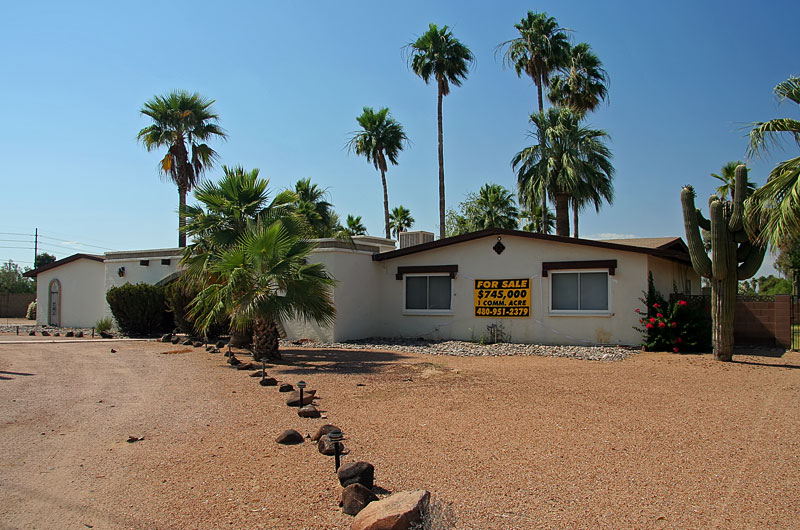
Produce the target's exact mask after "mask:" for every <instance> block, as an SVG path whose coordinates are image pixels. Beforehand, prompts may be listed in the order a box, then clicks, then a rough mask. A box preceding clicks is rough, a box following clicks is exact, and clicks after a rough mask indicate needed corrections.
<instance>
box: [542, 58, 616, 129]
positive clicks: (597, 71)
mask: <svg viewBox="0 0 800 530" xmlns="http://www.w3.org/2000/svg"><path fill="white" fill-rule="evenodd" d="M607 97H608V73H607V72H606V71H605V70H604V69H603V63H602V62H601V61H600V59H599V58H598V57H597V55H595V53H594V52H593V51H592V47H591V46H589V45H588V44H587V43H585V42H581V43H579V44H576V45H575V46H572V47H571V48H570V49H569V55H568V57H567V60H566V63H565V64H564V65H563V66H562V67H561V68H560V70H559V72H558V74H556V75H555V76H553V77H552V78H551V79H550V92H549V93H548V94H547V98H548V99H549V100H550V102H551V103H552V104H553V105H558V106H561V107H567V108H568V109H570V110H571V111H572V112H574V113H576V114H578V115H581V116H583V115H585V114H586V113H587V112H590V111H593V110H595V109H596V108H597V107H598V106H599V105H600V103H601V102H602V101H605V99H606V98H607Z"/></svg>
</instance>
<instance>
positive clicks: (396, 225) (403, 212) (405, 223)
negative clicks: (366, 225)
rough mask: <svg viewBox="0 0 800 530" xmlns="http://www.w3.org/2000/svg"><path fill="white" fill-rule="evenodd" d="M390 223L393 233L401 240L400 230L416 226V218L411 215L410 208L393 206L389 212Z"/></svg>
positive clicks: (403, 230)
mask: <svg viewBox="0 0 800 530" xmlns="http://www.w3.org/2000/svg"><path fill="white" fill-rule="evenodd" d="M389 224H390V226H391V227H392V235H393V236H394V237H395V238H397V240H398V241H399V240H400V232H405V231H406V230H408V229H409V228H411V227H412V226H414V218H413V217H411V212H410V211H409V210H408V208H406V207H404V206H403V205H400V206H397V207H395V208H393V209H392V212H391V213H390V214H389Z"/></svg>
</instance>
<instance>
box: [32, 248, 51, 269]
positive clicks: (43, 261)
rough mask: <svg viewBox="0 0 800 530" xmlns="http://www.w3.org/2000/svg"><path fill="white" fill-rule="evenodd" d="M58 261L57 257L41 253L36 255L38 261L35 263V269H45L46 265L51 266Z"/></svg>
mask: <svg viewBox="0 0 800 530" xmlns="http://www.w3.org/2000/svg"><path fill="white" fill-rule="evenodd" d="M55 261H56V257H55V256H53V255H52V254H48V253H47V252H40V253H39V254H36V260H35V261H34V263H33V268H34V269H38V268H39V267H44V266H45V265H50V264H51V263H54V262H55Z"/></svg>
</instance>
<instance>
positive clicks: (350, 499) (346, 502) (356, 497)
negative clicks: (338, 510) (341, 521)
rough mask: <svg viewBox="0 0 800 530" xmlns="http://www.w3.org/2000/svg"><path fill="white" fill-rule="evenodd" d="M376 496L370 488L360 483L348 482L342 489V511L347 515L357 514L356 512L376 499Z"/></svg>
mask: <svg viewBox="0 0 800 530" xmlns="http://www.w3.org/2000/svg"><path fill="white" fill-rule="evenodd" d="M377 500H378V496H377V495H375V494H374V493H372V490H371V489H369V488H365V487H364V486H362V485H361V484H358V483H356V484H350V485H349V486H347V487H346V488H345V489H344V490H342V511H343V512H344V513H346V514H347V515H358V512H360V511H361V510H363V509H364V507H365V506H366V505H367V504H369V503H371V502H372V501H377Z"/></svg>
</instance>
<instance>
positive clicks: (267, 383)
mask: <svg viewBox="0 0 800 530" xmlns="http://www.w3.org/2000/svg"><path fill="white" fill-rule="evenodd" d="M258 384H259V385H261V386H275V385H277V384H278V380H277V379H275V378H274V377H265V378H264V379H262V380H261V381H259V382H258ZM303 401H305V399H304V400H303Z"/></svg>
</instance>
